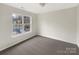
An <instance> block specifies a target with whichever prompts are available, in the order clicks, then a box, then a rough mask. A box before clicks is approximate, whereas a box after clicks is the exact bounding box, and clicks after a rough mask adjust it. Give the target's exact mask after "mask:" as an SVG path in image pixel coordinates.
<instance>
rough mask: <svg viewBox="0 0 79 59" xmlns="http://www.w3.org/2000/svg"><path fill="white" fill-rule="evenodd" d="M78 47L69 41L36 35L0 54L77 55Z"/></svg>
mask: <svg viewBox="0 0 79 59" xmlns="http://www.w3.org/2000/svg"><path fill="white" fill-rule="evenodd" d="M77 54H78V47H77V46H76V45H74V44H71V43H66V42H63V41H58V40H55V39H50V38H46V37H42V36H36V37H33V38H31V39H29V40H26V41H24V42H22V43H20V44H17V45H16V46H13V47H11V48H8V49H6V50H4V51H2V52H0V55H77Z"/></svg>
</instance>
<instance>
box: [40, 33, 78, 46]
mask: <svg viewBox="0 0 79 59" xmlns="http://www.w3.org/2000/svg"><path fill="white" fill-rule="evenodd" d="M39 35H40V36H44V37H48V38H50V39H55V40H58V39H59V38H55V37H53V38H52V37H51V36H46V35H41V34H39ZM60 41H63V42H67V43H71V44H75V45H77V44H76V43H72V42H68V41H65V40H60Z"/></svg>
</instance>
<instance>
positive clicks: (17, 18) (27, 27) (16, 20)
mask: <svg viewBox="0 0 79 59" xmlns="http://www.w3.org/2000/svg"><path fill="white" fill-rule="evenodd" d="M12 24H13V35H16V34H21V33H25V32H29V31H31V25H32V24H31V17H30V16H21V15H16V14H13V15H12Z"/></svg>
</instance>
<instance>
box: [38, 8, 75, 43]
mask: <svg viewBox="0 0 79 59" xmlns="http://www.w3.org/2000/svg"><path fill="white" fill-rule="evenodd" d="M38 19H39V20H38V23H39V24H38V25H39V28H38V31H39V35H42V36H46V37H49V38H53V39H57V40H61V41H65V42H69V43H74V44H76V7H74V8H68V9H63V10H59V11H55V12H49V13H44V14H40V15H38Z"/></svg>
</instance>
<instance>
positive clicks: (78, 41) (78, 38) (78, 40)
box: [77, 5, 79, 47]
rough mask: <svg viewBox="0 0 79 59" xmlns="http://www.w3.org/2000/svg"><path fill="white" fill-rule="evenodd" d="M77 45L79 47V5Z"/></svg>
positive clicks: (78, 9)
mask: <svg viewBox="0 0 79 59" xmlns="http://www.w3.org/2000/svg"><path fill="white" fill-rule="evenodd" d="M77 44H78V47H79V5H78V6H77Z"/></svg>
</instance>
